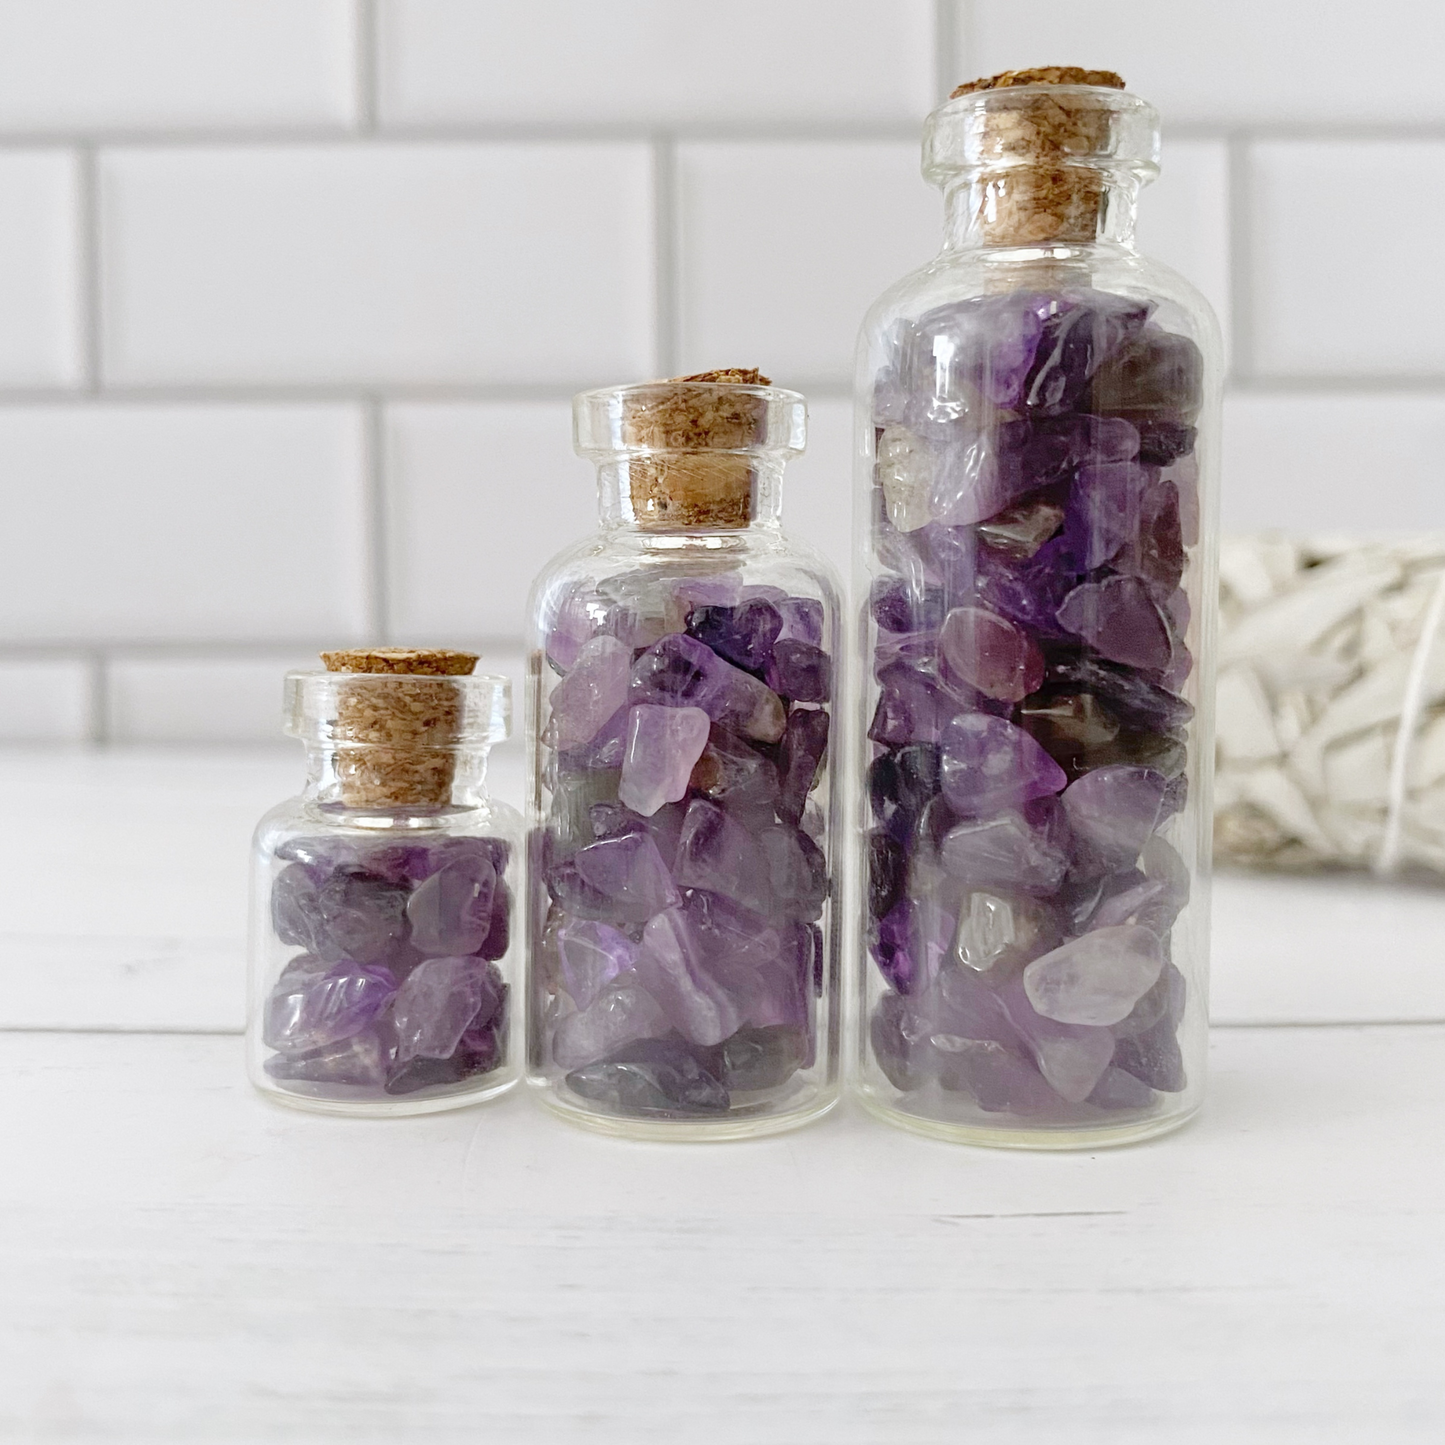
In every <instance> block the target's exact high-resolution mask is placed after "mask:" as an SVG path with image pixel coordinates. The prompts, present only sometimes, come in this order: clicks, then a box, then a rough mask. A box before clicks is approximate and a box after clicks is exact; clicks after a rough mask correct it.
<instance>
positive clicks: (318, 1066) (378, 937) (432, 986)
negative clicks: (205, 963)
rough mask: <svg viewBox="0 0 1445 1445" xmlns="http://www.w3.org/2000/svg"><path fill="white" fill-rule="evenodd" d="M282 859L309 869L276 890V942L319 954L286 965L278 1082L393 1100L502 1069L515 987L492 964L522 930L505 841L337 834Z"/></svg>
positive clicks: (275, 1003)
mask: <svg viewBox="0 0 1445 1445" xmlns="http://www.w3.org/2000/svg"><path fill="white" fill-rule="evenodd" d="M283 854H289V855H291V856H293V857H295V858H296V859H297V860H298V861H296V862H292V863H290V864H289V865H288V866H287V867H286V868H284V869H283V870H282V871H281V872H280V873H279V874H278V875H277V879H276V884H275V885H274V886H273V889H272V900H271V903H272V908H271V911H272V922H273V925H274V928H275V933H276V936H277V938H278V939H279V940H280V941H281V942H283V943H294V942H295V940H296V939H297V938H298V937H300V936H303V935H304V936H305V937H306V938H307V939H309V940H310V941H311V942H313V943H314V944H315V951H314V952H307V953H303V954H300V955H299V956H297V957H296V958H293V959H292V960H291V962H290V963H289V964H287V966H286V967H285V969H283V971H282V973H281V975H280V977H279V978H278V979H277V980H276V982H275V984H274V985H273V986H272V988H271V990H270V993H269V995H268V996H267V998H266V1000H265V1003H264V1005H263V1009H262V1027H261V1035H262V1041H263V1042H264V1043H265V1044H266V1046H267V1047H268V1048H270V1049H273V1050H275V1051H276V1053H275V1054H274V1055H273V1056H272V1057H270V1058H268V1059H267V1060H266V1061H265V1064H264V1067H265V1071H266V1073H267V1074H268V1075H269V1076H270V1077H271V1078H273V1079H276V1080H278V1081H280V1082H283V1083H290V1084H296V1085H302V1084H304V1085H307V1086H315V1087H318V1088H319V1087H323V1086H324V1087H326V1088H339V1089H342V1090H344V1091H346V1093H347V1094H348V1095H349V1096H351V1097H366V1096H371V1097H375V1098H382V1097H384V1096H385V1095H387V1094H400V1093H412V1092H415V1091H417V1090H421V1089H427V1088H431V1087H434V1086H442V1085H454V1084H457V1083H459V1082H461V1081H462V1080H464V1079H468V1078H472V1077H476V1076H479V1075H482V1074H486V1073H490V1072H491V1071H492V1070H493V1069H495V1068H497V1067H498V1066H499V1065H500V1064H501V1063H502V1062H503V1058H504V1055H505V1052H506V1038H507V987H506V984H505V983H504V981H503V979H502V975H501V973H500V971H499V970H498V968H497V967H496V964H495V962H494V961H493V960H496V959H499V958H501V957H502V956H503V955H504V954H505V953H506V951H507V948H508V944H509V940H510V932H511V905H512V895H511V891H510V890H509V889H508V887H507V885H506V883H505V882H504V881H503V879H502V877H501V876H500V875H501V871H502V870H504V869H505V868H506V866H507V864H508V861H509V859H510V855H511V849H510V847H509V845H508V844H507V843H506V842H505V841H503V840H502V839H499V838H488V837H466V836H457V837H444V838H435V839H426V838H423V839H417V840H413V841H408V842H406V843H397V844H393V843H387V842H383V841H379V840H378V841H372V840H369V839H350V838H343V837H331V836H328V837H323V838H316V839H293V840H291V841H290V842H288V843H286V844H284V845H283V847H282V849H281V850H278V856H282V855H283ZM298 870H299V871H298ZM338 952H340V953H341V955H342V956H341V957H340V958H336V957H335V955H336V954H337V953H338Z"/></svg>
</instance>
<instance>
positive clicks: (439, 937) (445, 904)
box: [406, 854, 497, 956]
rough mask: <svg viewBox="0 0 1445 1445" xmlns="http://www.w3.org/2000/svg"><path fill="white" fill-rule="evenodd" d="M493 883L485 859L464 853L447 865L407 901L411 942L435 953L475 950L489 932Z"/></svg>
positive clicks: (493, 873)
mask: <svg viewBox="0 0 1445 1445" xmlns="http://www.w3.org/2000/svg"><path fill="white" fill-rule="evenodd" d="M496 887H497V871H496V869H495V868H494V867H493V866H492V863H491V861H490V860H489V859H487V858H484V857H480V856H478V855H476V854H471V855H466V854H463V855H462V856H460V857H457V858H454V859H453V860H452V861H450V862H448V863H446V864H445V865H444V866H443V867H441V868H439V869H438V870H437V871H436V872H435V873H433V874H432V875H431V877H430V878H428V879H427V880H426V881H425V882H424V883H421V884H419V885H418V886H417V889H416V891H415V892H414V893H413V894H412V895H411V897H410V898H409V899H408V900H407V904H406V916H407V920H408V921H409V922H410V924H411V934H410V937H409V940H408V941H409V942H410V943H411V946H412V947H413V948H415V949H417V950H418V951H419V952H421V953H425V954H431V955H434V956H452V955H460V954H467V953H476V952H477V950H478V949H480V948H481V946H482V945H483V944H484V943H485V942H486V941H487V934H488V933H489V932H490V931H491V927H492V895H493V893H494V892H495V891H496Z"/></svg>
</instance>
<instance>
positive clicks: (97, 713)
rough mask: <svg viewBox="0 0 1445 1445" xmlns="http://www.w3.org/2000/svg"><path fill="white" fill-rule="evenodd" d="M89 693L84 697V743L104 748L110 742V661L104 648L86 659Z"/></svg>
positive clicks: (94, 651) (96, 650) (95, 651)
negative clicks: (85, 715)
mask: <svg viewBox="0 0 1445 1445" xmlns="http://www.w3.org/2000/svg"><path fill="white" fill-rule="evenodd" d="M88 662H89V668H88V672H89V691H88V695H87V697H86V713H87V717H86V728H85V732H86V738H85V740H86V742H87V743H89V744H90V745H91V746H93V747H104V746H105V744H107V743H108V742H110V740H111V739H110V661H109V658H108V657H107V656H106V653H105V649H104V648H96V649H94V650H93V651H92V652H91V653H90V655H89V658H88Z"/></svg>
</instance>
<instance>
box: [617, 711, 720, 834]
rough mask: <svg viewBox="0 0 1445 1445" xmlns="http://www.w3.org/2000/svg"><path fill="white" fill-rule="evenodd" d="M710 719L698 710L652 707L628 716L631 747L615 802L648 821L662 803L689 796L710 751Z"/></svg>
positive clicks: (626, 752)
mask: <svg viewBox="0 0 1445 1445" xmlns="http://www.w3.org/2000/svg"><path fill="white" fill-rule="evenodd" d="M709 726H710V724H709V722H708V716H707V714H706V713H705V712H704V711H703V710H702V709H701V708H698V707H653V706H650V705H648V704H646V703H644V704H642V705H641V706H639V707H634V708H632V709H631V711H630V712H629V714H628V722H627V747H626V751H625V752H624V753H623V756H622V779H621V782H620V783H619V784H618V787H617V798H618V801H619V802H621V803H624V804H626V806H627V807H629V808H631V809H632V811H633V812H635V813H641V814H642V816H643V817H645V818H650V817H651V816H652V815H653V814H654V813H655V812H657V810H658V809H659V808H660V807H662V805H663V804H664V803H676V802H678V801H679V800H680V799H682V798H685V797H686V796H687V781H688V779H689V778H690V777H691V776H692V770H693V765H694V764H695V763H696V762H697V760H698V758H700V757H701V756H702V750H703V748H705V747H706V746H707V736H708V728H709Z"/></svg>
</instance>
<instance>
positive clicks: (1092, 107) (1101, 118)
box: [949, 65, 1124, 246]
mask: <svg viewBox="0 0 1445 1445" xmlns="http://www.w3.org/2000/svg"><path fill="white" fill-rule="evenodd" d="M1020 87H1027V88H1028V89H1029V90H1030V91H1031V93H1030V94H1029V95H1027V96H1019V97H1017V99H1016V100H1014V101H1013V102H1012V103H1009V104H1003V105H999V106H996V107H994V106H990V107H989V108H988V109H987V111H986V112H985V114H984V117H983V121H982V131H983V134H982V149H983V152H984V155H985V156H986V157H987V158H988V159H989V160H992V161H994V162H996V164H997V169H990V170H989V172H988V174H987V176H986V179H985V181H984V194H983V196H982V197H981V199H980V205H979V222H980V225H981V228H982V232H983V236H984V239H985V240H986V241H988V242H989V243H990V244H991V245H997V246H1036V245H1047V244H1049V243H1051V242H1052V243H1063V244H1070V243H1079V242H1088V241H1092V240H1093V239H1094V238H1095V236H1096V235H1097V234H1098V230H1099V222H1100V218H1101V216H1102V213H1103V205H1104V199H1105V191H1106V187H1107V178H1106V176H1105V175H1104V174H1103V173H1102V172H1101V171H1100V170H1099V169H1097V168H1095V167H1091V166H1089V165H1088V164H1087V163H1086V158H1087V157H1089V156H1093V155H1098V154H1100V153H1102V152H1104V151H1105V150H1106V149H1107V146H1108V141H1109V129H1110V126H1111V124H1112V119H1113V118H1112V116H1111V113H1110V111H1109V109H1108V108H1107V107H1105V106H1100V105H1099V104H1098V102H1097V98H1096V97H1092V96H1090V95H1089V93H1088V90H1087V89H1082V90H1081V89H1080V88H1081V87H1092V88H1094V89H1108V90H1123V89H1124V81H1123V79H1122V78H1121V77H1120V76H1118V75H1116V74H1115V73H1114V72H1113V71H1112V70H1085V69H1083V68H1082V67H1080V66H1077V65H1045V66H1037V67H1035V68H1033V69H1029V70H1006V71H1003V72H1001V73H1000V74H998V75H990V76H985V77H984V78H982V79H980V80H970V81H968V82H966V83H965V84H963V85H960V86H959V87H958V88H957V89H956V90H955V91H954V92H953V94H952V95H951V96H950V97H949V99H950V100H955V99H958V98H959V97H962V96H966V95H975V94H978V93H981V92H984V91H1001V90H1013V89H1016V88H1020ZM1052 87H1061V88H1060V89H1058V90H1053V89H1051V88H1052Z"/></svg>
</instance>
